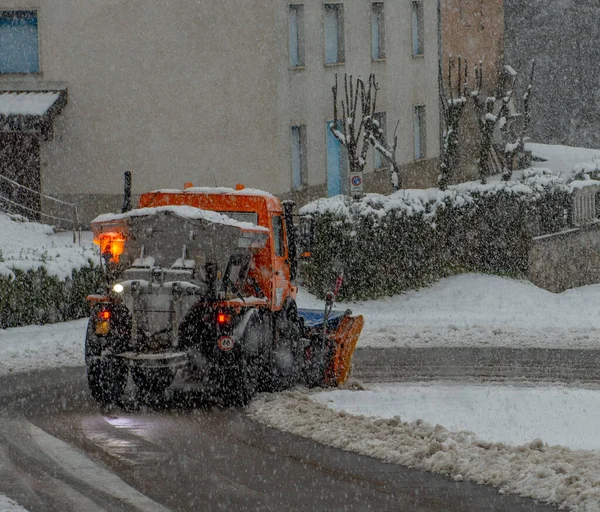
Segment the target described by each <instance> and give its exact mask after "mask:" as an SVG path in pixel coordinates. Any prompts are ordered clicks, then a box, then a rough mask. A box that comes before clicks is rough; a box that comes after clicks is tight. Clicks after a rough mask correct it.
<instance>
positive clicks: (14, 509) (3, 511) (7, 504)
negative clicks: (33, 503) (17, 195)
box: [0, 494, 27, 512]
mask: <svg viewBox="0 0 600 512" xmlns="http://www.w3.org/2000/svg"><path fill="white" fill-rule="evenodd" d="M0 512H27V510H26V509H24V508H23V507H21V506H20V505H18V504H17V503H16V502H14V501H13V500H11V499H10V498H8V497H7V496H4V494H0Z"/></svg>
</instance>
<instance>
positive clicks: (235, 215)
mask: <svg viewBox="0 0 600 512" xmlns="http://www.w3.org/2000/svg"><path fill="white" fill-rule="evenodd" d="M218 213H222V214H223V215H227V216H228V217H231V218H232V219H233V220H239V221H240V222H250V223H251V224H257V225H258V213H256V212H218Z"/></svg>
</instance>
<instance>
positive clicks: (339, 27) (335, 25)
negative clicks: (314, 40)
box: [324, 4, 344, 64]
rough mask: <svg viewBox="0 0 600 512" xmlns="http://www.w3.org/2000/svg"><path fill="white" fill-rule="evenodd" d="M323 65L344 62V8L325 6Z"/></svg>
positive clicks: (335, 5)
mask: <svg viewBox="0 0 600 512" xmlns="http://www.w3.org/2000/svg"><path fill="white" fill-rule="evenodd" d="M324 25H325V64H337V63H340V62H344V6H343V5H342V4H325V23H324Z"/></svg>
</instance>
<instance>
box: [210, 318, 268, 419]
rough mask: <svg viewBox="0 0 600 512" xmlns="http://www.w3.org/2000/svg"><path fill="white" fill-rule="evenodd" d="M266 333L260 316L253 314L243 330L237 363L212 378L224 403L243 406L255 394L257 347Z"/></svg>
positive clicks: (257, 365)
mask: <svg viewBox="0 0 600 512" xmlns="http://www.w3.org/2000/svg"><path fill="white" fill-rule="evenodd" d="M266 335H267V332H266V329H265V326H264V324H263V322H262V321H261V318H260V316H259V315H258V314H254V315H253V316H252V318H251V319H250V320H249V322H248V324H247V325H246V329H245V330H244V335H243V337H242V340H241V346H242V351H241V353H240V356H239V357H240V359H239V362H238V364H237V365H236V366H235V367H234V368H228V369H226V370H223V371H222V372H220V375H218V376H217V378H216V379H215V380H214V382H216V383H217V386H218V388H219V389H218V394H219V396H220V398H221V401H222V402H223V404H224V405H226V406H233V407H244V406H246V405H248V404H249V403H250V401H251V400H252V398H254V395H256V392H257V390H258V380H259V374H260V361H261V359H260V352H259V347H260V346H261V344H262V343H263V342H264V339H265V336H266Z"/></svg>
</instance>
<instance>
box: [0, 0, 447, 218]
mask: <svg viewBox="0 0 600 512" xmlns="http://www.w3.org/2000/svg"><path fill="white" fill-rule="evenodd" d="M343 4H344V15H345V21H344V23H345V43H346V45H345V55H346V59H345V60H346V62H345V64H343V65H335V66H325V65H324V58H323V55H324V50H323V44H324V43H323V37H324V36H323V2H321V1H318V2H315V1H311V2H307V3H306V4H305V13H306V18H305V22H306V51H305V54H306V66H305V68H304V69H302V70H297V69H290V68H289V64H288V63H289V60H288V2H284V1H281V0H280V1H279V2H277V3H276V4H275V6H274V5H273V2H267V1H265V0H244V2H232V1H226V2H202V3H201V4H199V3H198V2H197V1H195V0H128V1H125V0H85V1H83V0H0V8H2V9H11V8H15V9H37V10H38V21H39V39H40V67H41V72H40V73H39V74H37V75H14V76H11V75H3V76H0V87H1V88H3V89H5V90H6V89H18V88H19V87H25V88H51V87H52V85H53V84H54V85H56V84H61V85H66V86H67V87H68V93H69V101H68V104H67V106H66V108H65V109H64V111H63V112H62V114H61V115H60V116H58V117H57V118H56V120H55V124H54V139H53V140H51V141H50V142H45V143H43V144H42V149H41V165H42V190H43V191H44V192H45V193H47V194H51V195H54V196H58V197H62V198H66V199H76V200H77V201H78V202H79V203H80V206H81V207H80V212H81V215H82V217H83V219H84V221H85V222H86V221H87V220H89V218H90V217H92V216H94V215H95V214H97V213H99V212H101V211H104V210H106V209H114V207H115V205H119V204H120V194H121V190H122V176H123V172H124V171H126V170H130V171H132V172H133V193H134V194H139V193H141V192H143V191H146V190H149V189H150V190H151V189H157V188H181V187H182V186H183V183H184V182H187V181H191V182H193V183H194V184H196V185H208V186H213V185H222V186H233V185H235V183H240V182H242V183H245V184H246V186H251V187H257V188H263V189H266V190H269V191H270V192H273V193H275V194H285V193H288V192H290V189H291V134H290V127H291V125H294V124H300V123H301V124H306V126H307V138H308V177H309V182H308V185H309V188H311V189H312V190H318V191H321V192H322V190H323V183H324V182H325V180H326V131H325V122H326V121H327V120H328V119H331V117H332V100H331V85H332V84H333V80H334V74H335V73H336V72H337V73H339V74H340V75H343V73H344V72H348V73H352V74H354V75H358V74H360V75H362V76H364V77H366V76H367V75H368V74H369V73H370V72H375V73H376V74H377V78H378V80H379V82H380V85H381V91H380V98H379V105H380V107H381V108H380V110H382V111H383V110H385V111H386V112H387V119H388V131H389V132H390V135H391V133H392V132H393V128H394V126H395V124H396V122H397V120H398V119H400V125H399V128H398V135H399V155H400V156H399V159H400V162H401V163H402V164H403V165H407V166H409V168H410V165H409V164H410V163H411V162H412V161H413V156H412V155H413V151H412V144H413V141H412V134H413V130H412V109H413V106H414V105H417V104H425V105H426V112H427V157H428V158H433V159H435V158H436V157H437V156H438V154H439V140H438V130H437V126H438V125H439V117H438V116H439V112H438V102H437V78H436V77H437V7H436V0H425V1H424V8H425V17H424V19H425V57H424V58H413V57H412V56H411V25H410V19H411V17H410V9H411V5H412V2H411V1H409V0H402V1H394V2H392V1H389V2H385V16H386V19H385V23H386V53H387V56H386V59H385V60H384V61H381V62H371V55H370V52H371V40H370V39H371V2H368V1H364V0H346V1H345V2H343ZM370 162H372V158H371V156H370ZM421 167H423V163H421V164H420V165H417V166H414V171H411V172H415V173H420V172H421V171H420V168H421ZM407 172H408V171H407ZM417 178H419V176H417ZM413 181H415V182H419V181H421V182H423V183H424V184H429V183H425V182H426V181H427V180H421V179H415V180H413ZM431 184H432V183H431ZM309 195H310V194H309ZM300 196H302V194H300Z"/></svg>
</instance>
